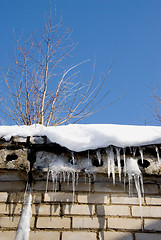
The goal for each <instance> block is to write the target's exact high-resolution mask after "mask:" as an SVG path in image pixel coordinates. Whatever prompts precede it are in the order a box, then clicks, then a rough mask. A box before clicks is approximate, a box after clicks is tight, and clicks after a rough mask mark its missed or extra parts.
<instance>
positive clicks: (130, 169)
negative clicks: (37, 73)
mask: <svg viewBox="0 0 161 240" xmlns="http://www.w3.org/2000/svg"><path fill="white" fill-rule="evenodd" d="M115 150H116V159H117V167H118V175H119V180H120V181H121V176H122V171H123V173H124V183H125V178H126V175H128V181H129V193H130V192H131V183H132V181H134V183H135V187H136V190H137V194H138V198H139V203H140V206H141V205H142V196H143V195H144V187H143V177H142V173H141V171H140V169H139V166H138V163H137V160H136V159H134V158H133V157H132V156H131V157H127V158H126V152H125V149H123V162H124V167H123V170H122V167H121V157H120V150H121V149H120V148H117V147H115ZM155 150H156V154H157V159H158V162H160V156H159V149H158V147H157V146H156V148H155ZM139 152H140V156H141V159H142V163H143V159H144V156H143V148H141V147H140V148H139ZM106 154H107V161H106V164H107V166H106V167H107V171H108V172H107V175H108V178H109V177H110V176H111V175H112V179H113V184H115V154H114V149H113V147H112V146H110V147H108V148H107V149H106ZM96 155H97V159H98V162H99V165H100V164H101V160H102V158H101V153H100V150H96ZM133 155H134V156H135V149H134V150H133ZM72 162H73V166H72V167H71V166H70V167H69V168H67V170H63V171H61V169H59V171H55V170H54V167H53V166H54V164H56V163H51V164H50V165H49V168H48V172H47V184H46V191H47V188H48V180H49V175H50V174H51V178H52V181H53V191H56V190H57V182H58V180H59V182H60V183H61V182H67V184H69V182H70V178H71V179H72V187H73V202H74V199H75V185H77V184H78V181H79V173H78V172H77V169H76V167H75V163H76V159H75V157H74V152H72ZM87 165H88V166H91V160H90V156H89V151H88V164H87ZM84 174H85V179H86V177H88V184H89V191H90V189H91V177H95V172H94V171H93V169H92V168H91V169H90V167H89V168H88V169H86V172H85V173H84ZM31 202H32V196H31V192H30V193H29V194H28V195H27V197H26V201H25V206H24V208H23V211H22V214H21V218H20V221H19V224H18V228H17V234H16V237H15V240H28V239H29V231H30V218H31V215H32V211H31Z"/></svg>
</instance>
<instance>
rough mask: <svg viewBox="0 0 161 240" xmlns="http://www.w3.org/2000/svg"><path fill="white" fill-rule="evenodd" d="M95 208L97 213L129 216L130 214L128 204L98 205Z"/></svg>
mask: <svg viewBox="0 0 161 240" xmlns="http://www.w3.org/2000/svg"><path fill="white" fill-rule="evenodd" d="M96 209H97V215H107V216H129V215H130V208H129V207H128V206H119V205H110V206H104V205H98V206H97V207H96Z"/></svg>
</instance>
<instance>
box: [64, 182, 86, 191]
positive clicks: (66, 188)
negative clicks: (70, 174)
mask: <svg viewBox="0 0 161 240" xmlns="http://www.w3.org/2000/svg"><path fill="white" fill-rule="evenodd" d="M61 191H65V192H68V191H70V192H73V186H72V183H69V185H68V184H67V183H61ZM75 191H76V192H89V184H88V183H84V182H79V183H78V184H77V185H75Z"/></svg>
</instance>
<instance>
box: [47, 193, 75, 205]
mask: <svg viewBox="0 0 161 240" xmlns="http://www.w3.org/2000/svg"><path fill="white" fill-rule="evenodd" d="M44 201H45V202H65V203H66V202H73V194H72V193H65V192H50V193H45V194H44ZM74 201H75V198H74Z"/></svg>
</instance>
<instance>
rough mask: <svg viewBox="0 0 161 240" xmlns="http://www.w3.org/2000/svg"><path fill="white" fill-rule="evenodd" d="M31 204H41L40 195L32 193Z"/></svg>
mask: <svg viewBox="0 0 161 240" xmlns="http://www.w3.org/2000/svg"><path fill="white" fill-rule="evenodd" d="M32 202H33V203H41V202H42V193H33V194H32Z"/></svg>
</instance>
